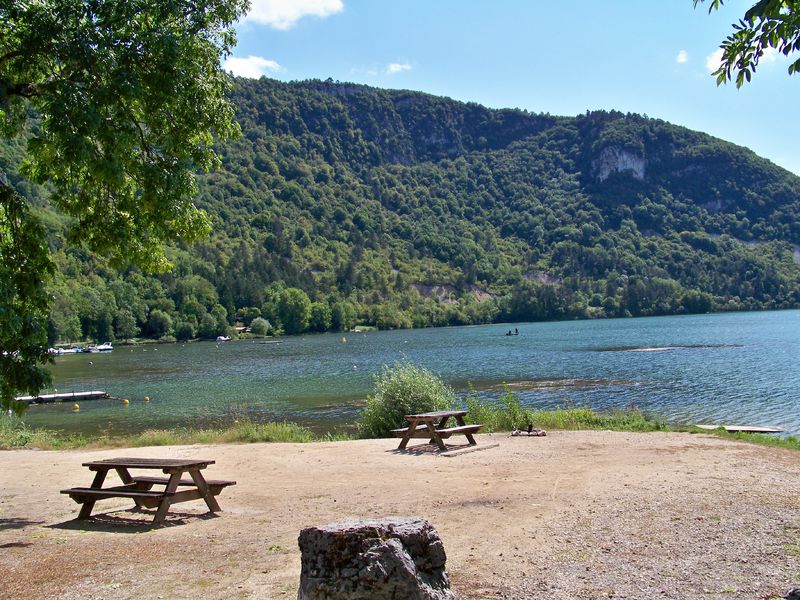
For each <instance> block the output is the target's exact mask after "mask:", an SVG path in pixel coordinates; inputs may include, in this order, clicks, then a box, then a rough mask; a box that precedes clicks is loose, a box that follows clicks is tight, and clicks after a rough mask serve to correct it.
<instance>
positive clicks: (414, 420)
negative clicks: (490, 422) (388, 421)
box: [392, 410, 483, 451]
mask: <svg viewBox="0 0 800 600" xmlns="http://www.w3.org/2000/svg"><path fill="white" fill-rule="evenodd" d="M466 414H467V411H465V410H440V411H436V412H429V413H421V414H418V415H406V416H405V419H406V421H408V427H401V428H400V429H392V434H394V435H395V436H396V437H399V438H402V439H401V440H400V445H399V446H398V447H397V448H398V450H403V449H405V447H406V446H407V445H408V442H409V441H410V440H411V439H412V438H427V439H428V440H429V443H431V444H436V445H437V446H438V447H439V450H442V451H445V450H447V446H446V445H445V443H444V440H446V439H447V438H449V437H451V436H453V435H463V436H466V438H467V441H468V442H469V444H470V446H474V445H476V444H477V442H476V441H475V438H474V437H472V434H473V433H477V432H478V431H479V430H480V428H481V427H483V425H467V424H466V423H465V422H464V415H466ZM451 418H454V419H455V420H456V423H457V424H458V425H457V426H456V427H446V425H447V422H448V421H449V420H450V419H451Z"/></svg>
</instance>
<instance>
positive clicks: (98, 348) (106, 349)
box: [89, 342, 114, 352]
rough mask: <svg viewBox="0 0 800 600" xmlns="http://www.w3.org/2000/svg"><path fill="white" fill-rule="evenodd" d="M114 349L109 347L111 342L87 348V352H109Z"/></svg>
mask: <svg viewBox="0 0 800 600" xmlns="http://www.w3.org/2000/svg"><path fill="white" fill-rule="evenodd" d="M113 349H114V347H113V346H112V345H111V342H106V343H105V344H99V345H97V346H89V352H111V351H112V350H113Z"/></svg>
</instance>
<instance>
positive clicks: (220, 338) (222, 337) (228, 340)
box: [217, 335, 231, 342]
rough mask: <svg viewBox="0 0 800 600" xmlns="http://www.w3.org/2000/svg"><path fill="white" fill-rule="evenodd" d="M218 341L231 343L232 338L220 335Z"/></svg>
mask: <svg viewBox="0 0 800 600" xmlns="http://www.w3.org/2000/svg"><path fill="white" fill-rule="evenodd" d="M217 341H218V342H230V341H231V336H229V335H218V336H217Z"/></svg>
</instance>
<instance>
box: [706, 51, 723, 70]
mask: <svg viewBox="0 0 800 600" xmlns="http://www.w3.org/2000/svg"><path fill="white" fill-rule="evenodd" d="M721 64H722V48H717V49H716V50H714V52H712V53H711V54H709V55H708V56H706V70H707V71H708V72H709V73H713V72H714V71H716V70H717V69H719V67H720V65H721Z"/></svg>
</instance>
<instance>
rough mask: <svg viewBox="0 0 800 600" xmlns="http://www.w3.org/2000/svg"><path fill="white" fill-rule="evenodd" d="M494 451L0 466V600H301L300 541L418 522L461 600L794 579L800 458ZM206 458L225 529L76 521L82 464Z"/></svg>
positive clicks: (640, 449)
mask: <svg viewBox="0 0 800 600" xmlns="http://www.w3.org/2000/svg"><path fill="white" fill-rule="evenodd" d="M478 442H479V444H481V445H488V444H491V443H499V446H498V447H496V448H491V449H487V450H485V451H481V452H472V453H469V454H463V455H459V456H453V457H443V456H436V455H432V454H429V453H420V454H396V453H395V452H393V449H394V447H395V445H396V442H395V441H394V440H359V441H352V442H336V443H317V444H250V445H220V446H181V447H161V448H138V449H135V450H122V451H121V450H104V451H75V452H39V451H14V452H2V453H0V573H1V574H2V576H0V598H8V599H11V598H27V599H33V598H106V599H117V598H119V599H128V598H131V599H133V598H137V599H141V598H194V597H197V596H199V595H203V596H204V597H207V598H267V599H272V598H276V599H279V598H293V597H295V595H296V593H297V582H298V576H299V561H300V556H299V551H298V549H297V535H298V533H299V531H300V529H301V528H303V527H305V526H309V525H317V524H325V523H329V522H333V521H339V520H342V519H346V518H358V517H380V516H387V515H419V516H423V517H425V518H427V519H428V520H429V521H430V522H431V523H432V524H433V525H434V526H435V527H436V528H437V530H438V531H439V533H440V535H441V537H442V539H443V541H444V544H445V548H446V550H447V554H448V563H447V568H448V572H449V573H450V576H451V579H452V583H453V589H454V590H455V592H456V593H457V595H458V597H459V598H465V599H472V598H498V597H499V598H576V597H580V598H604V597H615V598H650V597H661V598H682V599H683V598H769V597H771V596H772V597H777V596H778V595H783V594H785V593H786V591H787V590H788V589H789V588H790V587H793V586H794V585H800V545H799V544H800V535H798V532H800V511H798V508H800V478H799V477H798V475H800V454H798V453H796V452H789V451H784V450H776V449H769V448H764V447H759V446H752V445H748V444H741V443H732V442H728V441H724V440H721V439H718V438H714V437H711V436H704V435H689V434H671V433H670V434H663V433H654V434H634V433H611V432H554V433H551V434H550V435H548V436H547V437H545V438H512V437H509V436H506V435H481V436H478ZM113 456H144V457H156V456H158V457H176V458H177V457H193V458H197V457H199V458H212V459H214V460H216V461H217V462H216V464H215V465H213V466H211V467H209V469H208V470H207V471H206V475H207V477H209V478H226V479H227V478H230V479H235V480H237V481H238V485H236V486H235V487H232V488H228V489H226V490H225V491H224V492H223V494H222V495H221V496H220V498H219V500H220V504H221V505H222V508H223V509H224V512H223V513H220V515H219V517H211V518H209V517H207V516H204V505H203V504H202V503H201V502H192V503H186V504H181V505H177V506H176V507H175V508H174V511H173V513H172V515H171V517H170V518H169V520H168V526H166V527H163V528H160V529H156V530H150V529H149V528H148V527H146V525H145V524H146V522H147V520H149V518H150V517H149V515H143V514H137V513H133V512H130V511H128V510H127V507H128V502H127V501H125V500H108V501H104V502H102V503H98V507H97V508H96V512H97V513H98V514H99V515H100V516H99V518H97V519H93V520H92V521H90V522H76V521H74V520H73V519H74V517H75V516H76V515H77V510H78V505H77V504H75V503H74V502H72V501H71V500H70V499H69V498H68V497H66V496H64V495H61V494H59V493H58V492H59V490H60V489H62V488H66V487H70V486H74V485H88V483H89V482H90V479H91V476H90V473H89V471H88V470H87V469H85V468H83V467H81V463H82V462H83V461H86V460H91V459H98V458H110V457H113Z"/></svg>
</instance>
